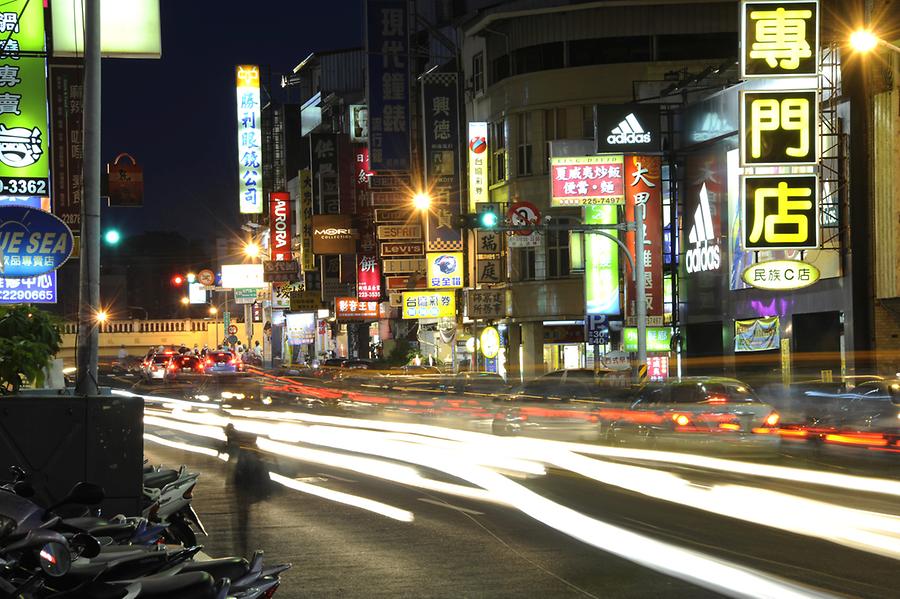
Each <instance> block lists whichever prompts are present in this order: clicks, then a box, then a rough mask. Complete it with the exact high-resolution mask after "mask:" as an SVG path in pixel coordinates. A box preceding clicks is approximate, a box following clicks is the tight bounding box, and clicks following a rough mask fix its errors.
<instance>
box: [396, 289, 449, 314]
mask: <svg viewBox="0 0 900 599" xmlns="http://www.w3.org/2000/svg"><path fill="white" fill-rule="evenodd" d="M401 302H402V308H403V319H404V320H410V319H419V318H455V317H456V292H455V291H404V292H403V296H402V300H401Z"/></svg>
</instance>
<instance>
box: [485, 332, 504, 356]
mask: <svg viewBox="0 0 900 599" xmlns="http://www.w3.org/2000/svg"><path fill="white" fill-rule="evenodd" d="M481 353H482V355H484V357H485V358H488V359H490V358H496V357H497V354H499V353H500V333H499V332H497V329H495V328H494V327H485V329H484V330H483V331H481Z"/></svg>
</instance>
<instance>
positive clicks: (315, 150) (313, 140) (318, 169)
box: [309, 133, 341, 214]
mask: <svg viewBox="0 0 900 599" xmlns="http://www.w3.org/2000/svg"><path fill="white" fill-rule="evenodd" d="M309 149H310V164H312V188H313V205H314V206H315V213H316V214H340V212H341V195H340V189H339V187H338V145H337V135H335V134H333V133H311V134H310V136H309Z"/></svg>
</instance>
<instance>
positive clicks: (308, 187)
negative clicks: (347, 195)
mask: <svg viewBox="0 0 900 599" xmlns="http://www.w3.org/2000/svg"><path fill="white" fill-rule="evenodd" d="M299 179H300V201H299V202H298V203H297V223H298V228H299V229H300V268H302V269H303V272H309V271H311V270H316V257H315V254H313V222H312V221H313V201H312V174H311V173H310V171H309V169H308V168H305V169H301V170H300V173H299Z"/></svg>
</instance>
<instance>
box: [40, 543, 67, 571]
mask: <svg viewBox="0 0 900 599" xmlns="http://www.w3.org/2000/svg"><path fill="white" fill-rule="evenodd" d="M38 561H39V562H40V564H41V570H43V571H44V573H45V574H47V576H52V577H53V578H60V577H62V576H65V575H66V574H68V573H69V569H70V568H71V567H72V554H71V553H70V552H69V548H68V547H66V546H65V545H64V544H63V543H57V542H55V541H51V542H49V543H47V544H46V545H44V546H43V547H41V549H40V551H38Z"/></svg>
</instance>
